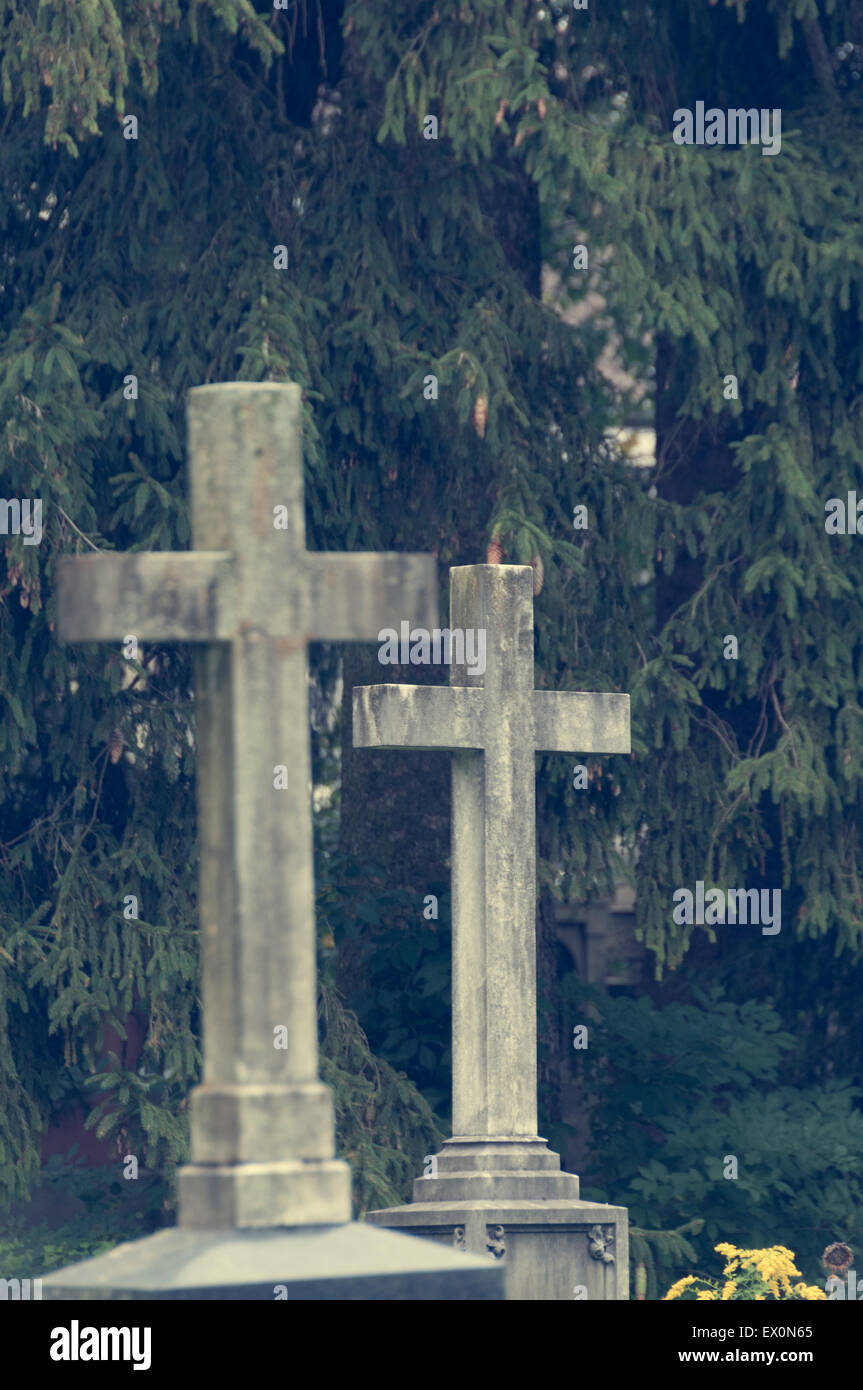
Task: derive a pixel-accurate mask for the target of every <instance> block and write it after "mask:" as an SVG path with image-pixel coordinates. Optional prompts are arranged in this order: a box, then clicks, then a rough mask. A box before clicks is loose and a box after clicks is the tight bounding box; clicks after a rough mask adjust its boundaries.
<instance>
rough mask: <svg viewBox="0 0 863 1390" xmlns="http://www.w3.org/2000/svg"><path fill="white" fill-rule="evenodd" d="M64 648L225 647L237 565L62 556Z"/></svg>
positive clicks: (190, 557) (198, 557) (217, 560)
mask: <svg viewBox="0 0 863 1390" xmlns="http://www.w3.org/2000/svg"><path fill="white" fill-rule="evenodd" d="M58 565H59V568H58V580H59V583H58V590H59V592H58V599H57V624H58V635H59V637H60V639H61V641H63V642H106V641H107V642H111V641H117V642H120V641H122V639H123V638H124V637H126V636H127V635H129V634H133V635H134V636H136V637H139V638H141V640H142V641H145V642H160V641H174V642H212V641H219V640H227V638H229V637H230V636H231V635H232V633H233V628H234V621H233V608H234V584H233V575H234V562H233V557H232V556H231V555H230V554H229V553H228V552H226V551H201V550H190V551H180V552H176V553H167V552H166V553H165V554H161V555H160V554H158V553H152V552H149V553H148V552H142V553H140V554H137V553H132V554H118V555H115V554H101V555H64V556H61V558H60V560H59V562H58Z"/></svg>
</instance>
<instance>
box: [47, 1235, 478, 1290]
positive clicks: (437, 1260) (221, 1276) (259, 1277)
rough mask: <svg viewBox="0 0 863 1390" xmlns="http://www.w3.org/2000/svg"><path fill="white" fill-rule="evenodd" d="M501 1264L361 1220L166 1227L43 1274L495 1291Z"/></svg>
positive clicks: (72, 1283)
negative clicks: (225, 1227) (212, 1228)
mask: <svg viewBox="0 0 863 1390" xmlns="http://www.w3.org/2000/svg"><path fill="white" fill-rule="evenodd" d="M503 1297H504V1273H503V1270H502V1269H500V1267H499V1266H498V1265H497V1264H496V1262H495V1261H493V1260H491V1259H490V1258H489V1256H488V1255H486V1256H484V1257H476V1258H474V1257H472V1256H470V1255H468V1254H465V1253H463V1251H462V1250H461V1249H457V1250H452V1249H450V1250H441V1249H440V1248H439V1247H436V1246H434V1245H432V1243H431V1242H430V1241H424V1240H410V1239H409V1238H408V1237H407V1236H406V1235H403V1234H398V1233H396V1232H394V1231H379V1230H375V1229H374V1227H371V1226H368V1225H367V1224H366V1223H365V1222H361V1221H351V1222H345V1223H344V1224H342V1225H332V1226H305V1227H298V1228H296V1229H292V1230H285V1229H280V1230H275V1229H272V1228H263V1227H261V1228H259V1229H257V1230H223V1231H189V1230H184V1229H182V1228H180V1227H174V1228H173V1229H172V1230H169V1231H159V1232H157V1233H156V1235H152V1236H146V1237H145V1238H144V1239H143V1240H136V1241H132V1242H131V1243H130V1244H128V1245H118V1246H117V1247H116V1248H115V1249H114V1250H109V1251H108V1253H107V1254H106V1255H97V1256H96V1257H95V1258H94V1259H92V1260H83V1261H82V1262H81V1263H80V1264H77V1265H74V1266H72V1267H71V1268H69V1269H62V1270H59V1271H58V1273H56V1274H49V1275H46V1276H45V1277H44V1278H43V1280H42V1298H43V1299H53V1300H55V1301H59V1300H68V1299H75V1300H109V1299H110V1300H139V1299H141V1300H144V1299H146V1300H151V1299H154V1300H155V1299H157V1300H167V1299H172V1300H177V1299H195V1300H198V1299H213V1300H216V1299H218V1300H228V1301H237V1300H245V1301H252V1300H263V1301H265V1302H270V1303H272V1302H275V1301H278V1300H280V1299H287V1300H288V1301H289V1302H290V1301H297V1300H303V1301H309V1300H312V1299H315V1300H328V1301H329V1300H339V1301H345V1300H355V1299H358V1300H363V1301H379V1300H387V1301H389V1300H403V1299H410V1300H425V1299H428V1300H434V1301H436V1302H437V1301H442V1300H456V1299H458V1300H459V1301H463V1300H465V1299H471V1300H486V1299H495V1300H499V1299H502V1298H503Z"/></svg>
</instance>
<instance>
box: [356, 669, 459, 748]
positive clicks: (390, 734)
mask: <svg viewBox="0 0 863 1390" xmlns="http://www.w3.org/2000/svg"><path fill="white" fill-rule="evenodd" d="M482 697H483V692H482V690H481V689H475V688H471V687H469V686H452V685H359V686H356V687H355V688H354V747H355V748H482V747H483V746H484V744H483V734H482Z"/></svg>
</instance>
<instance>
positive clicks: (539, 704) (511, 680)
mask: <svg viewBox="0 0 863 1390" xmlns="http://www.w3.org/2000/svg"><path fill="white" fill-rule="evenodd" d="M450 580H451V588H450V628H451V629H452V630H455V629H456V628H461V629H468V628H473V629H481V628H485V629H486V633H487V642H486V649H487V665H486V670H485V672H484V674H483V675H479V674H476V673H472V672H471V670H470V668H469V667H468V666H456V665H453V666H452V667H451V671H450V685H449V686H412V685H372V686H361V687H358V688H356V689H355V690H354V697H353V723H354V744H355V745H356V747H358V748H371V747H376V748H401V747H410V748H447V749H452V750H453V753H454V756H453V763H452V926H453V989H452V1015H453V1025H452V1026H453V1046H452V1065H453V1135H454V1138H453V1139H452V1140H449V1141H448V1143H447V1145H446V1146H445V1149H444V1154H443V1155H442V1157H441V1182H439V1183H434V1182H429V1181H428V1180H426V1181H423V1180H420V1181H418V1182H417V1183H416V1184H415V1200H420V1198H419V1196H418V1195H417V1194H418V1192H419V1191H420V1190H421V1191H422V1193H423V1194H424V1197H423V1199H425V1196H427V1197H428V1200H436V1199H437V1197H436V1195H434V1194H433V1189H435V1188H437V1190H438V1191H441V1187H443V1189H447V1188H448V1193H449V1195H452V1196H453V1197H454V1198H457V1199H458V1198H463V1199H467V1198H470V1197H473V1196H487V1195H491V1194H492V1192H493V1191H494V1190H495V1189H494V1183H493V1182H491V1181H490V1180H489V1179H488V1178H486V1179H485V1180H484V1181H482V1182H481V1183H480V1184H471V1183H467V1182H464V1183H463V1182H460V1181H458V1180H457V1175H458V1174H461V1177H462V1178H464V1177H466V1174H467V1171H468V1170H471V1171H474V1172H477V1174H478V1172H479V1171H481V1170H485V1172H486V1174H489V1173H491V1172H497V1173H500V1171H501V1170H502V1169H509V1170H511V1171H515V1170H516V1169H518V1168H519V1167H521V1168H522V1169H531V1170H534V1171H536V1170H540V1169H548V1168H550V1167H552V1166H553V1165H552V1164H551V1163H550V1162H549V1161H548V1160H550V1159H551V1158H552V1157H555V1158H556V1156H552V1155H551V1154H550V1153H549V1152H548V1150H545V1153H542V1152H541V1149H543V1148H544V1145H542V1144H541V1143H540V1141H539V1140H538V1136H537V1104H536V1083H537V1065H536V1045H537V1036H536V936H535V912H536V848H535V793H534V777H535V768H534V760H535V754H536V752H537V750H545V751H549V752H576V751H578V752H582V753H628V752H629V751H630V738H629V696H628V695H617V694H585V693H581V692H569V691H560V692H557V691H544V690H534V686H533V592H532V583H533V570H532V569H531V568H530V567H529V566H527V565H465V566H462V567H459V568H456V569H452V570H451V571H450ZM474 650H476V642H474ZM557 1166H558V1167H559V1160H558V1161H557ZM445 1170H447V1171H448V1172H449V1173H450V1174H451V1175H452V1179H453V1180H452V1181H450V1182H449V1184H447V1182H446V1180H445V1179H446V1174H445ZM569 1176H570V1175H566V1174H558V1179H557V1181H556V1182H555V1181H553V1180H550V1181H549V1182H548V1183H547V1184H545V1186H544V1187H543V1184H542V1183H540V1184H539V1186H538V1187H537V1186H536V1184H535V1185H534V1188H535V1190H534V1191H533V1193H532V1195H533V1196H536V1197H539V1196H544V1195H548V1196H552V1195H556V1196H565V1195H569V1194H570V1188H569V1186H568V1185H567V1184H566V1183H564V1182H563V1181H562V1180H563V1179H564V1178H566V1177H569ZM549 1178H550V1179H551V1174H549ZM577 1181H578V1180H577V1179H575V1178H570V1182H571V1183H575V1189H574V1195H575V1196H577V1195H578V1189H577ZM504 1186H505V1185H504ZM475 1189H476V1190H475ZM513 1195H514V1194H513ZM376 1215H378V1216H383V1215H384V1213H378V1214H376Z"/></svg>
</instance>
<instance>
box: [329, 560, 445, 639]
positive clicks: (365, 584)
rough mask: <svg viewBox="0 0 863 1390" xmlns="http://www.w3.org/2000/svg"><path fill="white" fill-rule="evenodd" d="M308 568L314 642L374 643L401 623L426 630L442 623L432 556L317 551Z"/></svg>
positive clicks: (435, 567) (435, 571) (435, 566)
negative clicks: (366, 641)
mask: <svg viewBox="0 0 863 1390" xmlns="http://www.w3.org/2000/svg"><path fill="white" fill-rule="evenodd" d="M305 563H306V567H307V574H308V584H309V589H308V594H309V598H308V604H309V606H308V623H307V631H308V635H309V637H311V638H312V640H313V641H321V642H339V641H350V640H351V639H353V640H354V641H356V640H357V639H361V638H368V639H372V638H375V637H377V635H378V633H379V632H380V630H381V628H384V627H392V626H396V627H398V624H399V622H400V621H401V620H402V619H406V620H407V621H409V622H411V623H413V624H415V625H416V626H417V627H426V628H433V627H434V626H435V625H436V623H437V621H438V611H437V565H436V563H435V559H434V556H433V555H415V554H405V555H399V554H393V553H389V554H387V553H369V554H361V553H357V552H347V553H345V554H341V555H340V554H337V553H331V552H325V551H315V550H313V551H310V552H309V553H308V554H307V555H306V557H305Z"/></svg>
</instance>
